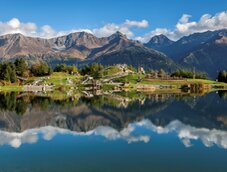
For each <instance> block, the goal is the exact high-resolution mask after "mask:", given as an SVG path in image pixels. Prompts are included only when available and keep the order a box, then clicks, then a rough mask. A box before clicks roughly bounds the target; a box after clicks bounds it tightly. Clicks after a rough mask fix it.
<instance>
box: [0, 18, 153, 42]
mask: <svg viewBox="0 0 227 172" xmlns="http://www.w3.org/2000/svg"><path fill="white" fill-rule="evenodd" d="M148 25H149V23H148V21H147V20H141V21H136V20H125V22H123V23H121V24H115V23H107V24H106V25H104V26H102V27H101V28H94V29H72V30H66V31H56V30H55V29H53V28H52V27H51V26H49V25H44V26H41V27H37V25H36V24H35V23H31V22H28V23H22V22H21V21H20V20H19V19H17V18H13V19H11V20H9V21H7V22H0V35H5V34H12V33H21V34H24V35H26V36H32V37H42V38H52V37H57V36H62V35H67V34H69V33H73V32H81V31H85V32H88V33H92V34H94V35H96V36H97V37H106V36H110V35H111V34H113V33H115V32H116V31H120V32H122V33H123V34H125V35H126V36H128V37H129V38H132V37H133V36H134V33H133V32H132V31H131V29H132V28H146V27H148Z"/></svg>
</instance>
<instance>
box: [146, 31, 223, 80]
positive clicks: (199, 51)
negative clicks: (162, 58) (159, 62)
mask: <svg viewBox="0 0 227 172" xmlns="http://www.w3.org/2000/svg"><path fill="white" fill-rule="evenodd" d="M144 45H145V46H146V47H149V48H154V49H156V50H158V51H161V52H163V53H165V54H166V55H167V56H168V57H170V58H171V59H172V60H174V61H175V62H176V63H178V64H180V65H182V66H184V67H191V68H192V67H195V68H196V69H197V70H199V71H204V72H207V73H208V74H209V76H211V77H216V76H217V73H218V72H219V71H220V70H224V69H227V29H223V30H217V31H207V32H203V33H194V34H192V35H189V36H184V37H182V38H181V39H179V40H178V41H175V42H174V41H171V40H169V39H168V38H167V37H166V36H164V35H158V36H155V37H153V38H152V39H151V40H150V41H149V42H148V43H146V44H144Z"/></svg>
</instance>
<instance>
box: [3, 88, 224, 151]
mask: <svg viewBox="0 0 227 172" xmlns="http://www.w3.org/2000/svg"><path fill="white" fill-rule="evenodd" d="M225 95H226V94H225V93H224V92H218V94H216V93H210V94H207V95H205V96H198V97H195V96H190V95H180V94H179V95H176V94H150V95H145V96H141V95H139V96H137V95H133V96H131V95H125V94H119V95H114V96H113V95H112V96H109V95H106V96H105V95H103V96H95V97H93V98H87V97H78V98H75V97H74V98H72V97H70V98H66V99H62V100H59V99H54V98H51V97H49V96H41V95H34V94H24V93H5V94H0V109H1V112H0V129H1V131H0V145H6V144H7V145H11V146H12V147H14V148H19V147H20V146H21V145H23V144H25V143H30V144H34V143H36V142H38V141H39V139H40V138H42V139H44V140H51V139H52V138H54V136H55V135H58V134H65V135H74V136H78V137H81V136H86V137H89V136H91V135H95V136H102V137H104V138H105V139H107V140H111V141H113V140H119V139H121V140H125V141H126V142H128V143H133V142H144V143H148V142H149V141H150V140H152V136H153V135H154V134H170V133H175V134H176V135H177V136H178V138H179V139H180V140H181V141H182V143H183V144H184V145H185V146H186V147H191V146H192V145H193V141H195V140H200V141H201V142H202V143H203V145H204V146H206V147H211V146H213V145H217V146H219V147H221V148H224V149H227V108H226V103H227V99H226V98H225V97H226V96H225ZM145 131H146V132H145Z"/></svg>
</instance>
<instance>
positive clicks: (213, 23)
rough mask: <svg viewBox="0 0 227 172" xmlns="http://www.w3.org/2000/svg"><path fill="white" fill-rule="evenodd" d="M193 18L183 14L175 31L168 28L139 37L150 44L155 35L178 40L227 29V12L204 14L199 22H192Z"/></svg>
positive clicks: (138, 38)
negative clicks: (192, 35) (200, 33)
mask: <svg viewBox="0 0 227 172" xmlns="http://www.w3.org/2000/svg"><path fill="white" fill-rule="evenodd" d="M191 17H192V16H191V15H188V14H183V15H182V17H181V18H180V19H179V21H178V22H177V24H176V25H175V28H174V29H173V30H170V29H167V28H158V29H155V30H152V31H151V32H149V33H147V34H145V35H144V36H142V37H137V38H136V39H137V40H140V41H141V42H148V41H149V40H150V38H151V37H153V36H155V35H160V34H164V35H166V36H167V37H169V38H170V39H172V40H178V39H179V38H181V37H183V36H187V35H190V34H192V33H195V32H205V31H208V30H211V31H213V30H219V29H225V28H227V11H223V12H220V13H217V14H215V15H214V16H212V15H210V14H204V15H202V16H201V17H200V19H199V20H198V21H190V18H191Z"/></svg>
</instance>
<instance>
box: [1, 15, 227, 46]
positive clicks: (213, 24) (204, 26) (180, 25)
mask: <svg viewBox="0 0 227 172" xmlns="http://www.w3.org/2000/svg"><path fill="white" fill-rule="evenodd" d="M191 17H192V16H191V15H188V14H183V15H182V17H181V18H180V19H179V20H178V22H177V23H176V25H175V27H174V29H167V28H156V29H154V30H152V31H150V32H149V33H146V34H145V35H143V36H137V37H135V34H134V33H133V29H134V28H147V27H148V26H149V22H148V21H147V20H140V21H137V20H125V21H124V22H123V23H120V24H116V23H107V24H105V25H104V26H102V27H100V28H94V29H87V28H84V29H83V28H81V29H72V30H65V31H56V30H55V29H53V28H52V27H51V26H49V25H44V26H41V27H37V25H36V24H35V23H31V22H28V23H23V22H21V21H20V20H19V19H17V18H13V19H11V20H9V21H6V22H0V35H5V34H12V33H22V34H24V35H26V36H32V37H42V38H52V37H57V36H62V35H67V34H69V33H72V32H80V31H85V32H88V33H91V34H94V35H95V36H97V37H106V36H110V35H111V34H113V33H115V32H116V31H120V32H122V33H123V34H125V35H126V36H127V37H129V38H131V39H136V40H139V41H141V42H148V41H149V40H150V38H151V37H153V36H155V35H160V34H164V35H166V36H167V37H169V38H170V39H172V40H178V39H179V38H181V37H182V36H186V35H189V34H192V33H195V32H205V31H208V30H218V29H223V28H227V11H223V12H220V13H217V14H215V15H213V16H212V15H210V14H204V15H202V16H201V17H200V19H199V20H198V21H190V19H191Z"/></svg>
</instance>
